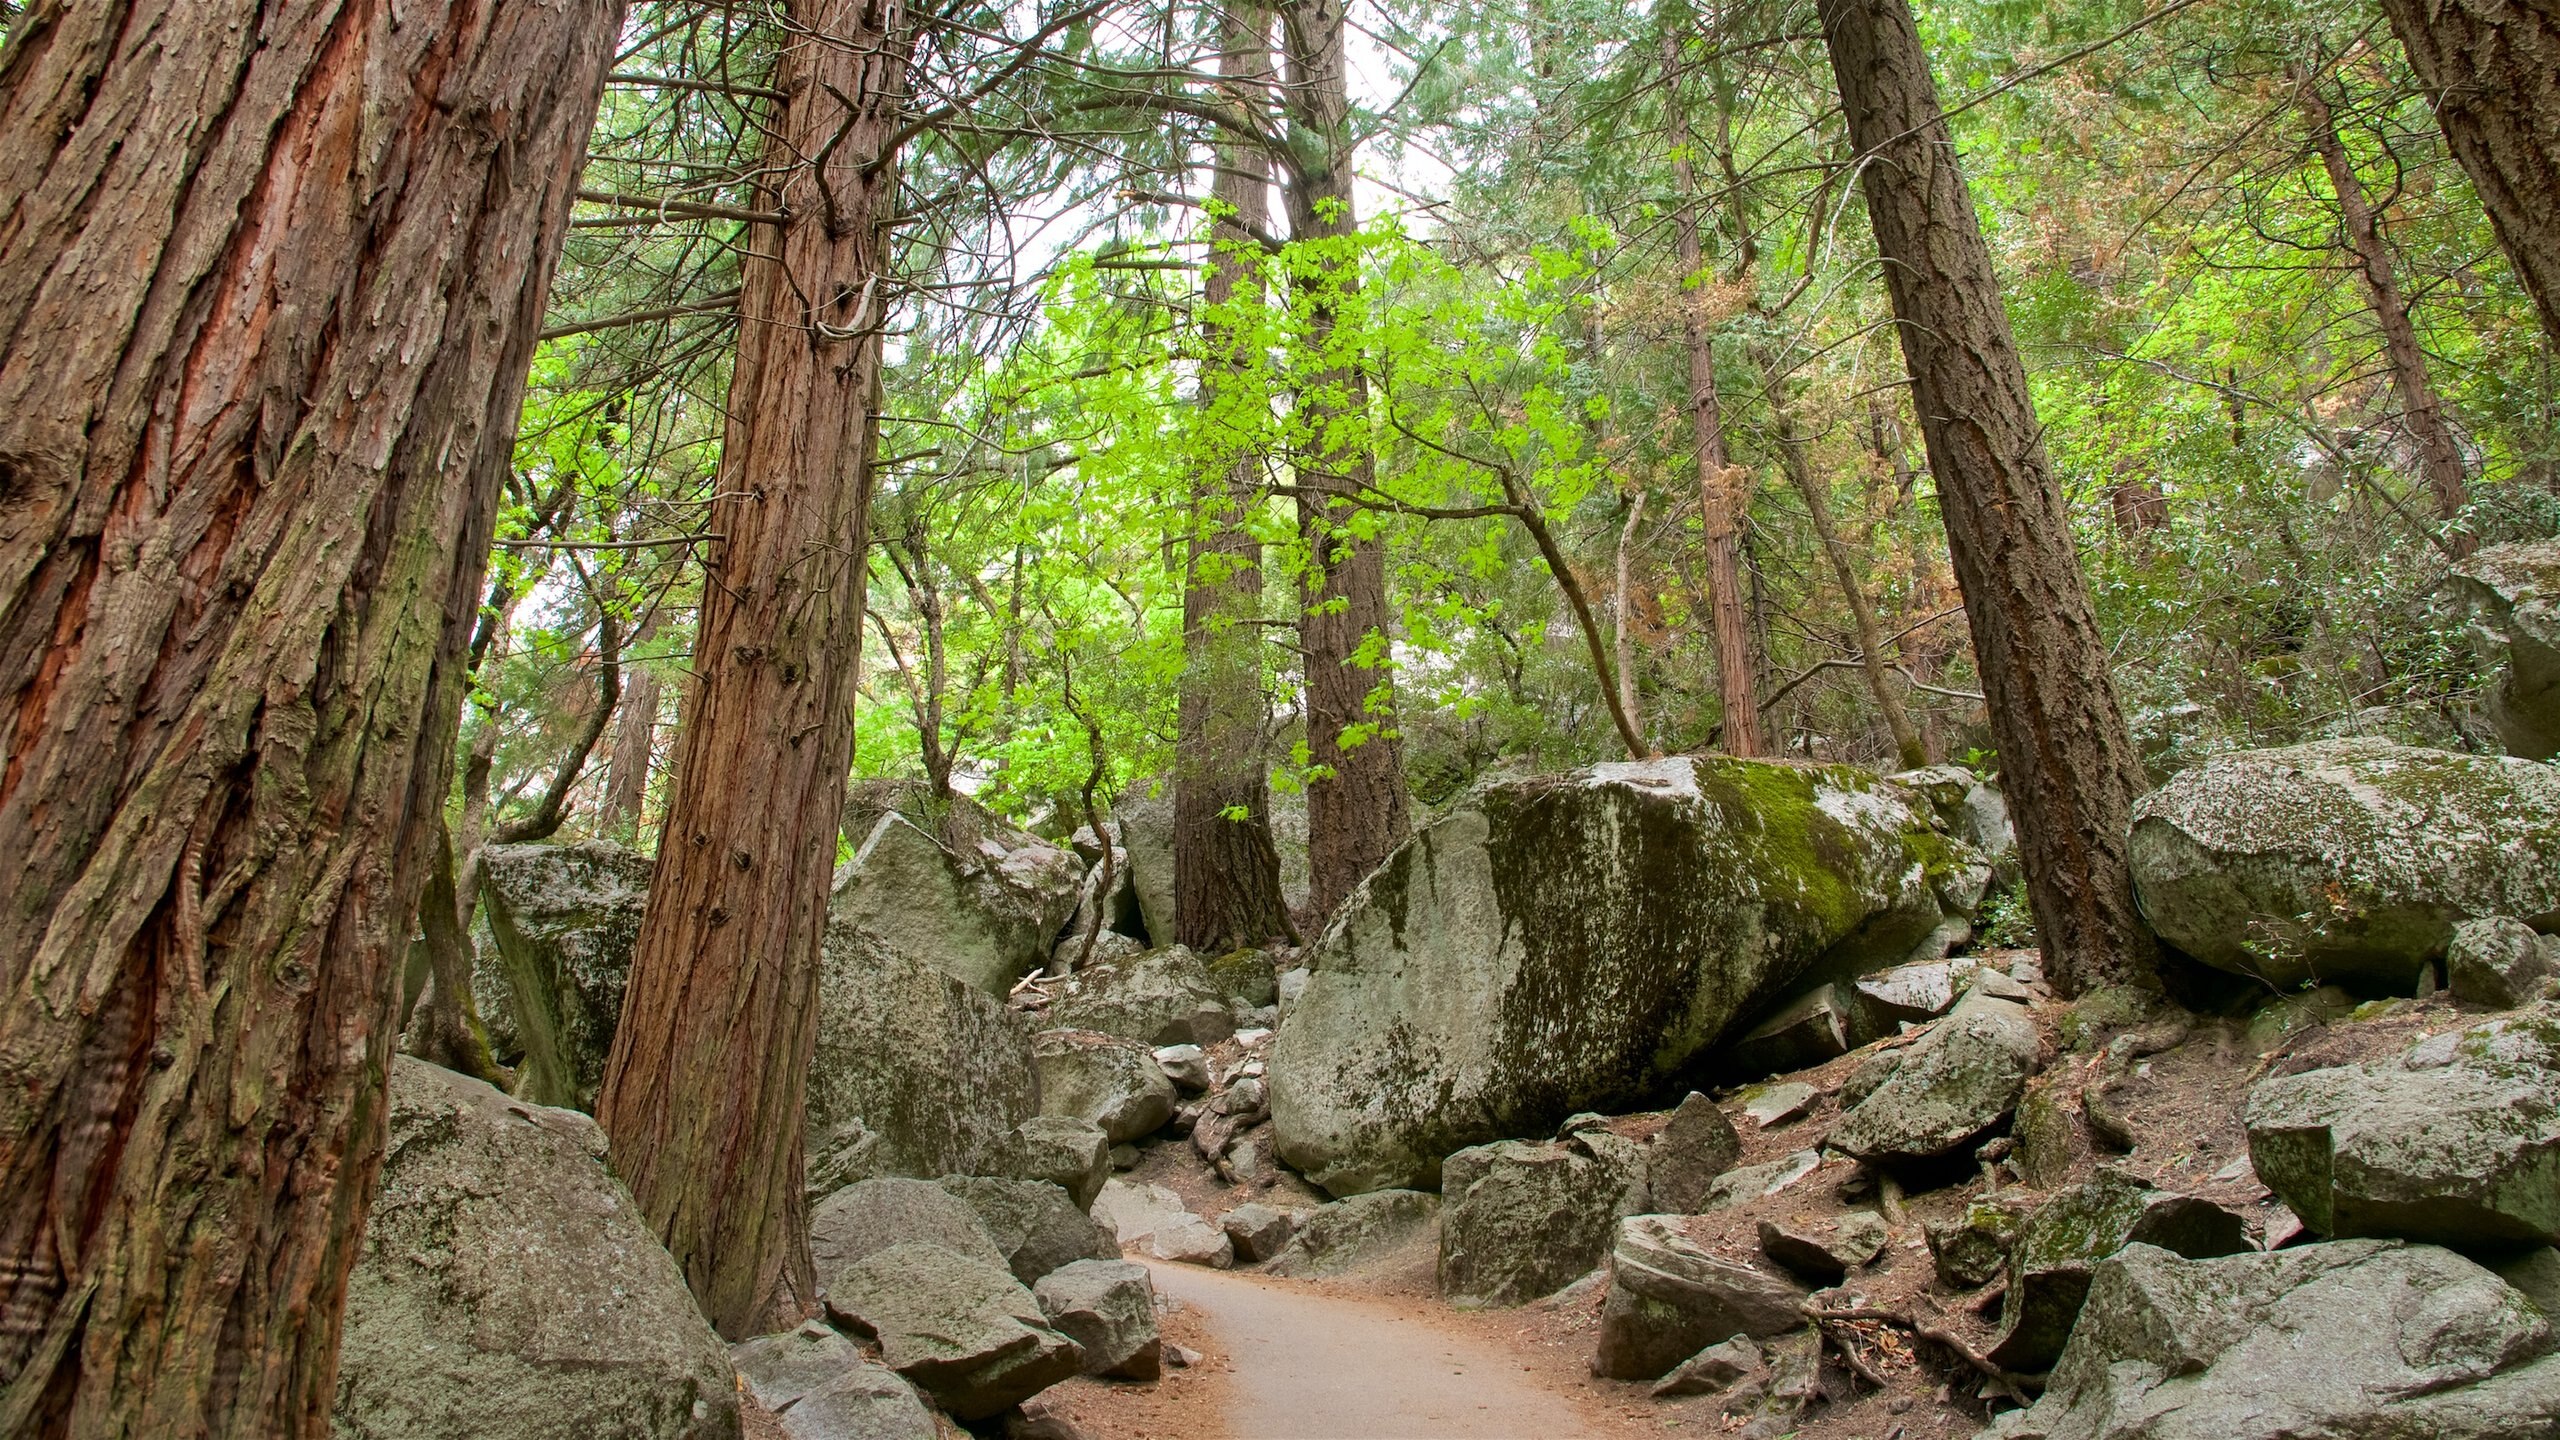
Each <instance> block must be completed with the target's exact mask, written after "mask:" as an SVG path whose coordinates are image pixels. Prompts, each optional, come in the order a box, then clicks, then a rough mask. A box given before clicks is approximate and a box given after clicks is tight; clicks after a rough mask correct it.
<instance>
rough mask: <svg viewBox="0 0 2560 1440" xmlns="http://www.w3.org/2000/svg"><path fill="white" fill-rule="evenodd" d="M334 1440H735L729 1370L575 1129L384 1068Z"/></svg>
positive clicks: (472, 1085) (478, 1088)
mask: <svg viewBox="0 0 2560 1440" xmlns="http://www.w3.org/2000/svg"><path fill="white" fill-rule="evenodd" d="M388 1099H389V1107H390V1119H389V1136H388V1140H387V1145H386V1150H385V1158H384V1161H383V1166H382V1178H381V1181H380V1187H379V1189H378V1191H377V1193H376V1195H375V1197H374V1202H373V1210H372V1215H371V1218H370V1219H369V1220H368V1222H367V1223H366V1226H365V1233H364V1248H363V1250H362V1251H361V1252H360V1253H359V1254H358V1256H357V1259H356V1265H355V1270H354V1273H353V1274H352V1275H350V1276H349V1277H348V1281H347V1303H346V1328H345V1333H344V1337H343V1339H342V1341H341V1343H340V1348H339V1356H338V1396H337V1406H336V1414H335V1423H336V1426H337V1433H338V1434H339V1435H340V1436H342V1437H344V1440H452V1437H454V1436H463V1435H467V1436H471V1437H474V1440H596V1437H603V1436H613V1437H617V1440H619V1437H629V1440H735V1437H736V1436H737V1434H738V1402H737V1393H736V1390H735V1387H734V1384H733V1382H732V1380H731V1378H730V1374H731V1372H730V1369H729V1356H728V1352H727V1350H726V1349H725V1347H723V1346H722V1345H721V1343H720V1337H719V1336H717V1335H715V1334H713V1333H712V1331H711V1327H710V1325H709V1324H707V1323H705V1322H704V1320H703V1318H702V1312H701V1311H699V1310H698V1309H696V1308H695V1307H694V1302H693V1296H692V1295H691V1293H689V1292H688V1291H687V1290H686V1289H685V1283H684V1275H683V1273H682V1272H681V1271H679V1270H678V1269H677V1268H676V1263H675V1261H674V1260H673V1259H671V1258H670V1257H669V1256H668V1254H667V1252H666V1250H665V1248H664V1247H663V1246H661V1245H660V1244H659V1243H658V1239H657V1237H656V1236H655V1235H653V1234H651V1233H650V1230H649V1226H648V1224H647V1222H646V1221H645V1220H644V1219H643V1218H642V1216H641V1215H640V1212H639V1209H638V1207H636V1206H634V1205H633V1204H632V1203H631V1196H630V1194H629V1192H627V1191H625V1190H624V1189H623V1188H622V1182H621V1181H619V1180H616V1179H615V1178H613V1175H612V1173H611V1172H609V1171H607V1170H606V1169H605V1167H604V1159H603V1156H604V1132H603V1131H601V1130H599V1129H597V1128H596V1124H595V1122H594V1121H592V1120H590V1119H588V1118H587V1117H586V1116H584V1115H580V1114H577V1113H575V1112H572V1111H567V1110H555V1109H547V1108H544V1107H541V1106H537V1105H530V1104H527V1103H525V1102H523V1101H521V1100H511V1099H509V1098H508V1097H507V1096H505V1095H503V1094H501V1093H499V1092H498V1091H497V1090H494V1089H492V1088H490V1087H489V1086H487V1085H483V1084H481V1083H480V1082H479V1081H477V1080H471V1079H466V1078H464V1077H463V1076H460V1075H456V1074H454V1073H452V1072H451V1071H448V1070H442V1069H439V1068H437V1067H436V1066H433V1065H429V1064H427V1063H425V1062H424V1061H419V1060H412V1059H410V1058H408V1057H407V1056H405V1055H403V1056H394V1057H393V1059H392V1068H391V1085H390V1094H389V1097H388Z"/></svg>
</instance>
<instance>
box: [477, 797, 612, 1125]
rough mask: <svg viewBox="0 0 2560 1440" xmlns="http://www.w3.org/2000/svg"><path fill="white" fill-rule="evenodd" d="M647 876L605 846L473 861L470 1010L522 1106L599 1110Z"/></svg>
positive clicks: (492, 850) (533, 850) (507, 852)
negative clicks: (476, 909)
mask: <svg viewBox="0 0 2560 1440" xmlns="http://www.w3.org/2000/svg"><path fill="white" fill-rule="evenodd" d="M654 868H655V867H654V865H653V864H652V862H651V861H650V860H649V859H648V858H647V857H646V856H643V855H637V854H634V853H632V852H631V851H629V850H625V849H623V848H622V847H621V846H619V845H610V844H607V843H605V842H604V841H601V840H590V841H587V842H585V843H583V844H578V845H491V846H488V847H486V848H484V849H483V850H481V852H480V905H481V914H482V916H483V917H484V918H485V920H486V922H487V927H486V932H485V933H484V934H483V936H482V937H481V944H480V947H479V954H478V956H477V957H476V959H475V960H474V962H473V967H472V977H471V998H472V1000H473V1002H474V1004H476V1005H477V1006H478V1008H479V1011H480V1017H481V1019H482V1021H483V1022H484V1023H485V1024H486V1025H487V1027H488V1031H489V1046H490V1051H491V1055H492V1058H494V1059H496V1060H497V1061H498V1063H499V1064H502V1065H508V1066H512V1067H513V1068H514V1070H515V1073H516V1078H515V1093H516V1094H517V1095H518V1096H519V1097H521V1098H523V1099H526V1100H530V1101H532V1102H533V1103H535V1104H536V1105H562V1106H568V1107H570V1108H573V1109H578V1110H592V1109H594V1108H595V1098H596V1086H597V1085H599V1084H600V1083H602V1081H603V1079H604V1060H605V1054H606V1052H607V1051H610V1050H611V1049H612V1048H613V1030H614V1026H615V1025H616V1024H617V1023H618V1022H619V1021H620V1020H621V1018H622V989H623V985H624V983H625V982H626V981H628V980H629V979H630V977H631V951H632V948H633V947H634V946H635V945H637V944H638V943H639V940H640V912H641V910H642V908H643V907H645V906H646V905H647V904H648V902H649V877H650V874H651V872H652V870H653V869H654Z"/></svg>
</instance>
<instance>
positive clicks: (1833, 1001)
mask: <svg viewBox="0 0 2560 1440" xmlns="http://www.w3.org/2000/svg"><path fill="white" fill-rule="evenodd" d="M1851 994H1852V992H1851V991H1850V990H1849V988H1848V987H1847V986H1845V985H1839V984H1828V985H1817V986H1815V987H1814V988H1813V989H1811V990H1808V991H1806V992H1805V993H1804V994H1802V995H1799V996H1797V997H1796V998H1794V999H1793V1000H1790V1001H1788V1002H1787V1003H1785V1004H1784V1005H1781V1006H1779V1007H1778V1009H1777V1011H1776V1012H1775V1013H1774V1014H1772V1015H1770V1016H1769V1018H1768V1019H1766V1020H1763V1021H1761V1022H1760V1023H1759V1024H1757V1025H1754V1026H1752V1027H1751V1028H1750V1029H1748V1030H1746V1031H1744V1032H1743V1033H1742V1035H1741V1037H1740V1038H1739V1039H1736V1040H1735V1041H1733V1042H1732V1043H1731V1044H1729V1045H1727V1046H1726V1047H1725V1049H1724V1054H1723V1056H1722V1057H1721V1059H1720V1061H1719V1064H1720V1065H1721V1067H1722V1069H1723V1070H1724V1073H1726V1074H1728V1075H1731V1076H1733V1077H1735V1078H1737V1079H1757V1078H1758V1077H1760V1076H1763V1075H1776V1074H1781V1073H1783V1072H1785V1071H1789V1070H1810V1069H1812V1068H1813V1067H1814V1066H1816V1065H1819V1064H1821V1063H1823V1062H1824V1061H1826V1060H1836V1059H1838V1058H1840V1057H1841V1056H1843V1055H1846V1054H1848V1053H1849V1046H1850V1039H1849V1032H1850V1028H1851V1026H1852V1024H1853V1023H1854V1022H1853V1021H1852V1019H1851Z"/></svg>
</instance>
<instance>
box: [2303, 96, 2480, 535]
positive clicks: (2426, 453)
mask: <svg viewBox="0 0 2560 1440" xmlns="http://www.w3.org/2000/svg"><path fill="white" fill-rule="evenodd" d="M2295 88H2296V89H2297V91H2298V92H2299V94H2300V96H2301V104H2302V120H2303V124H2304V126H2305V127H2306V128H2307V129H2309V131H2310V132H2311V148H2312V149H2314V150H2316V151H2318V152H2320V164H2321V166H2322V167H2323V168H2324V169H2326V170H2327V171H2328V172H2329V188H2330V189H2331V190H2332V191H2334V192H2335V193H2336V195H2337V197H2338V223H2339V229H2340V230H2341V231H2342V232H2343V233H2344V235H2345V237H2346V242H2347V253H2348V254H2350V255H2353V256H2354V257H2355V261H2356V273H2357V275H2358V276H2359V277H2360V278H2361V279H2362V280H2363V281H2364V295H2365V302H2366V303H2367V304H2368V305H2370V306H2371V307H2372V308H2373V319H2374V323H2375V324H2376V325H2377V326H2379V327H2380V328H2381V330H2382V354H2383V358H2384V359H2385V360H2386V361H2388V362H2389V364H2390V366H2391V388H2392V391H2393V393H2394V394H2396V395H2398V396H2399V399H2400V424H2401V426H2402V428H2404V429H2405V430H2407V431H2408V434H2409V443H2410V444H2411V445H2412V446H2414V447H2416V449H2417V452H2418V474H2419V476H2420V478H2422V479H2424V480H2425V481H2426V483H2427V491H2428V493H2429V495H2431V496H2432V497H2433V498H2434V500H2435V511H2436V518H2437V519H2438V520H2453V519H2456V518H2458V517H2459V516H2460V515H2461V514H2462V507H2463V504H2464V503H2465V501H2466V500H2468V499H2469V494H2468V492H2469V489H2470V482H2469V479H2468V477H2467V476H2466V475H2465V474H2464V468H2465V467H2464V465H2463V460H2462V444H2461V442H2460V441H2458V440H2456V439H2454V437H2453V427H2452V426H2450V425H2448V424H2446V423H2445V418H2444V406H2443V404H2442V403H2441V402H2439V401H2438V400H2437V399H2436V389H2435V385H2434V384H2433V383H2432V382H2431V381H2430V380H2429V379H2428V377H2427V353H2426V352H2425V351H2424V350H2421V349H2419V348H2418V331H2417V328H2416V327H2415V326H2413V325H2411V324H2410V323H2409V302H2408V300H2407V299H2406V298H2405V297H2404V296H2402V294H2401V293H2400V276H2399V272H2398V271H2397V269H2396V268H2395V267H2394V266H2393V265H2392V263H2391V252H2390V251H2389V250H2388V249H2385V248H2384V247H2383V244H2382V223H2381V220H2380V219H2379V218H2378V217H2377V216H2375V214H2374V213H2373V206H2372V204H2371V202H2369V201H2367V200H2366V199H2365V194H2364V182H2363V181H2362V180H2359V179H2357V178H2356V167H2355V165H2354V163H2353V162H2352V161H2350V160H2349V159H2348V158H2347V147H2346V144H2345V142H2343V141H2342V140H2340V139H2339V138H2338V120H2337V116H2336V115H2335V114H2333V113H2332V112H2331V111H2330V109H2329V97H2328V96H2326V95H2324V94H2322V93H2321V91H2320V79H2319V76H2318V75H2316V74H2314V73H2311V72H2309V71H2304V72H2302V73H2299V74H2297V75H2296V76H2295ZM2467 539H2468V537H2466V536H2462V535H2459V534H2457V535H2455V536H2454V537H2453V540H2454V543H2455V545H2456V547H2457V548H2460V549H2463V550H2464V551H2466V553H2467V551H2468V549H2469V547H2468V546H2467V545H2465V544H2464V541H2466V540H2467Z"/></svg>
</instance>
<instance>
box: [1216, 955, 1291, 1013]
mask: <svg viewBox="0 0 2560 1440" xmlns="http://www.w3.org/2000/svg"><path fill="white" fill-rule="evenodd" d="M1204 963H1205V964H1206V965H1207V966H1208V969H1209V981H1210V983H1211V984H1213V985H1215V986H1217V987H1218V993H1219V994H1221V995H1223V996H1225V997H1226V998H1227V1000H1228V1002H1229V1003H1230V1004H1233V1005H1235V1006H1237V1007H1239V1008H1241V1009H1245V1010H1259V1009H1261V1008H1262V1007H1263V1006H1265V1005H1276V1004H1278V1003H1280V980H1279V975H1278V974H1277V972H1275V971H1273V970H1272V968H1271V957H1270V956H1269V955H1268V954H1266V953H1264V952H1263V951H1260V950H1230V951H1228V952H1227V953H1226V954H1224V955H1220V956H1218V957H1216V958H1215V959H1212V960H1209V961H1206V962H1204Z"/></svg>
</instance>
